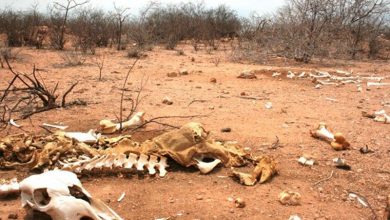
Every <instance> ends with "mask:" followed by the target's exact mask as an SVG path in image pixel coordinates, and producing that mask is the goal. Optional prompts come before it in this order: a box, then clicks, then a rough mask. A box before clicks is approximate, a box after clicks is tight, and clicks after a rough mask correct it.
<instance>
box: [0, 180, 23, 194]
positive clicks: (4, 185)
mask: <svg viewBox="0 0 390 220" xmlns="http://www.w3.org/2000/svg"><path fill="white" fill-rule="evenodd" d="M19 193H20V188H19V183H18V180H17V179H16V178H13V179H11V180H10V181H4V180H3V181H0V198H4V197H7V196H11V195H17V194H19Z"/></svg>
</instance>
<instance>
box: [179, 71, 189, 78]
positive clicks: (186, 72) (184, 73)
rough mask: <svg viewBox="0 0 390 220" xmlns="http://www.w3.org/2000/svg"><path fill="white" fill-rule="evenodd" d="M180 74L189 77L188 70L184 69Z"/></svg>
mask: <svg viewBox="0 0 390 220" xmlns="http://www.w3.org/2000/svg"><path fill="white" fill-rule="evenodd" d="M179 74H180V75H182V76H186V75H188V70H186V69H182V70H180V71H179Z"/></svg>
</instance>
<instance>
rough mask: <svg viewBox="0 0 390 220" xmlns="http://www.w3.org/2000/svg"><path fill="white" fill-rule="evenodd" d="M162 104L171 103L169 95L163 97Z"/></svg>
mask: <svg viewBox="0 0 390 220" xmlns="http://www.w3.org/2000/svg"><path fill="white" fill-rule="evenodd" d="M162 103H163V104H166V105H172V104H173V101H172V100H171V98H169V97H165V98H164V99H163V101H162Z"/></svg>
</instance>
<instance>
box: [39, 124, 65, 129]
mask: <svg viewBox="0 0 390 220" xmlns="http://www.w3.org/2000/svg"><path fill="white" fill-rule="evenodd" d="M42 126H44V127H49V128H56V129H60V130H65V129H67V128H68V127H69V126H64V125H53V124H47V123H43V124H42Z"/></svg>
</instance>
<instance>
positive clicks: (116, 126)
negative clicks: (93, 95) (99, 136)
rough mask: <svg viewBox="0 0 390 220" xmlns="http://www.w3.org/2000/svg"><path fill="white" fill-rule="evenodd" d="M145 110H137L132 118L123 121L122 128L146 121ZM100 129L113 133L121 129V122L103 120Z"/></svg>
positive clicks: (139, 124)
mask: <svg viewBox="0 0 390 220" xmlns="http://www.w3.org/2000/svg"><path fill="white" fill-rule="evenodd" d="M144 114H145V113H144V112H137V113H136V114H135V115H134V116H133V117H132V118H131V119H130V120H128V121H125V122H122V129H129V128H135V127H137V126H141V125H142V124H143V123H144V118H143V116H144ZM99 124H100V130H101V132H102V133H103V134H112V133H115V132H117V131H119V130H120V129H121V123H114V122H112V121H111V120H107V119H104V120H101V121H100V123H99Z"/></svg>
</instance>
